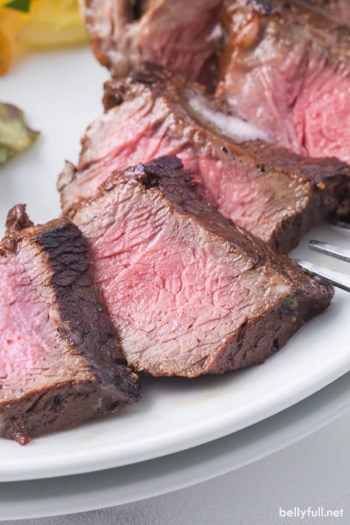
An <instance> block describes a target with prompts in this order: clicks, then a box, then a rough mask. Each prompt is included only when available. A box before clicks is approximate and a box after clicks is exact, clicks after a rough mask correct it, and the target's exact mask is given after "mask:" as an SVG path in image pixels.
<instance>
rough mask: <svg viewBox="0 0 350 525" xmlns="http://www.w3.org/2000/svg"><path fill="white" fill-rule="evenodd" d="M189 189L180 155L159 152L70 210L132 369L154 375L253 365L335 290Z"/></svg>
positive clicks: (323, 305)
mask: <svg viewBox="0 0 350 525" xmlns="http://www.w3.org/2000/svg"><path fill="white" fill-rule="evenodd" d="M196 186H197V181H196V180H193V179H192V178H191V177H190V176H188V175H187V174H186V173H184V172H183V171H182V165H181V162H180V161H179V160H178V159H177V158H176V157H163V158H161V159H158V160H155V161H153V162H150V163H149V164H146V165H142V164H139V165H137V166H136V167H134V168H129V169H127V170H125V171H124V172H121V173H116V174H114V175H113V176H111V177H110V178H109V179H108V180H107V181H106V182H105V184H104V185H103V186H102V188H101V189H100V191H99V193H98V195H97V196H96V197H95V199H90V200H87V201H83V202H82V203H81V204H80V205H78V206H77V208H76V209H75V210H74V211H72V212H71V215H72V220H73V221H74V222H75V223H76V224H77V225H78V226H79V228H80V229H81V231H82V232H83V234H84V236H85V237H86V238H87V239H88V242H89V246H90V253H91V257H92V260H93V261H94V262H93V269H94V280H95V283H96V284H97V285H98V287H99V289H100V290H101V292H102V294H103V298H104V301H105V304H106V305H107V308H108V311H109V314H110V316H111V318H112V320H113V321H114V323H115V325H116V327H117V329H118V332H119V333H120V336H121V345H122V349H123V352H124V355H125V356H126V358H127V361H128V363H129V365H131V366H132V367H133V368H135V369H136V370H139V371H147V372H149V373H151V374H153V375H155V376H171V375H178V376H187V377H195V376H198V375H200V374H209V373H212V374H218V373H223V372H226V371H228V370H235V369H238V368H243V367H247V366H249V365H252V364H255V363H260V362H261V361H263V360H264V359H266V358H267V357H269V356H270V355H272V354H273V353H274V352H276V351H277V350H278V349H279V348H281V347H282V346H283V345H284V344H285V343H286V342H287V340H288V339H289V338H290V337H291V336H292V335H293V334H294V333H295V332H296V331H297V330H298V329H299V328H300V327H301V326H302V325H303V324H304V323H305V321H306V320H307V319H310V318H311V317H312V316H314V315H315V314H317V313H319V312H321V311H322V310H324V309H325V308H326V307H327V306H328V304H329V302H330V300H331V297H332V295H333V290H332V288H331V286H329V285H327V284H325V283H323V282H321V281H318V280H316V279H315V278H313V277H311V276H310V275H309V274H307V273H305V272H304V271H303V270H301V269H300V268H299V267H298V265H297V264H296V263H295V262H294V261H291V260H290V259H289V258H288V257H286V256H283V255H278V254H275V253H274V252H273V251H272V250H271V249H269V248H268V247H267V245H266V244H265V243H263V242H261V241H259V240H257V239H255V238H254V237H253V236H252V235H250V234H249V233H248V232H246V231H244V230H243V229H240V228H239V227H236V226H234V225H233V223H231V222H230V221H229V220H228V219H225V218H224V217H223V216H222V215H221V214H220V213H218V212H217V211H216V209H215V208H213V207H212V206H210V205H209V204H207V202H206V201H205V200H204V199H203V198H201V197H200V195H199V194H198V192H197V191H196Z"/></svg>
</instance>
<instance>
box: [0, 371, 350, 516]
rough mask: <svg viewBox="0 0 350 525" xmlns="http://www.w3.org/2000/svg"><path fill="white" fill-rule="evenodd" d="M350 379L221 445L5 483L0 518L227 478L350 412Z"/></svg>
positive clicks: (0, 489)
mask: <svg viewBox="0 0 350 525" xmlns="http://www.w3.org/2000/svg"><path fill="white" fill-rule="evenodd" d="M349 394H350V374H347V375H346V376H345V377H343V378H341V379H338V381H336V382H334V383H333V384H332V385H330V386H328V387H326V388H325V389H323V390H321V392H318V393H317V394H314V395H313V396H311V397H309V398H308V399H307V400H304V401H302V402H300V403H298V404H297V405H295V406H294V407H292V408H289V409H288V410H285V411H283V412H282V413H281V414H278V415H276V416H273V417H272V418H269V419H267V420H265V421H263V422H261V423H258V424H256V425H253V426H251V427H249V428H247V429H244V430H241V431H240V432H236V433H235V434H232V435H230V436H227V437H225V438H222V439H220V440H216V441H213V442H211V443H209V444H206V445H202V446H200V447H195V448H193V449H191V450H187V451H185V452H180V453H178V454H173V455H170V456H166V457H164V458H160V459H154V460H151V461H146V462H144V463H139V464H137V465H130V466H126V467H119V468H116V469H110V470H105V471H103V472H96V473H92V474H81V475H79V476H69V477H65V478H56V479H50V480H35V481H22V482H17V483H3V484H1V486H0V519H1V520H5V519H6V520H11V519H13V520H14V519H29V518H44V517H48V516H58V515H62V514H69V513H74V512H83V511H89V510H96V509H102V508H107V507H114V506H116V505H122V504H125V503H131V502H134V501H139V500H142V499H146V498H151V497H154V496H159V495H161V494H165V493H168V492H173V491H175V490H179V489H182V488H185V487H189V486H191V485H195V484H196V483H200V482H203V481H207V480H209V479H213V478H215V477H217V476H220V475H223V474H227V473H228V472H232V471H233V470H236V469H238V468H241V467H243V466H245V465H248V464H250V463H253V462H255V461H257V460H259V459H262V458H264V457H266V456H269V455H270V454H272V453H274V452H277V451H279V450H282V449H283V448H285V447H287V446H289V445H291V444H292V443H295V442H296V441H299V440H300V439H302V438H304V437H306V436H308V435H310V434H312V433H313V432H315V431H316V430H319V429H320V428H322V427H324V426H325V425H327V424H328V423H330V422H331V421H334V420H335V419H336V418H338V417H339V416H341V415H343V414H345V413H346V412H347V411H348V410H349V408H350V395H349Z"/></svg>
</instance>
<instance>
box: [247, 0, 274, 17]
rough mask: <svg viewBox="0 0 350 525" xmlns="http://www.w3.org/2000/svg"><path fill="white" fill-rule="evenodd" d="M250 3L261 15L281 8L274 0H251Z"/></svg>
mask: <svg viewBox="0 0 350 525" xmlns="http://www.w3.org/2000/svg"><path fill="white" fill-rule="evenodd" d="M251 5H252V6H253V8H254V9H255V10H256V11H258V12H259V13H260V14H261V15H269V14H271V13H277V12H280V11H281V8H280V7H279V6H278V5H277V4H276V2H275V1H274V0H252V1H251Z"/></svg>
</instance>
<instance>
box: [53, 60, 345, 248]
mask: <svg viewBox="0 0 350 525" xmlns="http://www.w3.org/2000/svg"><path fill="white" fill-rule="evenodd" d="M105 104H106V108H107V111H106V113H105V114H104V115H102V116H101V117H100V118H98V119H97V120H96V121H95V122H94V123H93V124H92V125H91V126H90V127H89V128H88V130H87V132H86V134H85V137H84V139H83V149H82V152H81V156H80V160H79V164H78V167H77V168H74V166H73V165H72V164H69V163H68V164H67V165H66V168H65V170H64V172H63V173H62V174H61V176H60V179H59V184H58V187H59V190H60V192H61V201H62V208H63V211H64V212H67V211H68V210H69V208H70V207H71V206H72V205H74V203H75V202H77V201H79V200H80V199H81V198H86V197H92V196H94V195H95V194H96V192H97V189H98V187H99V185H100V184H101V183H103V181H104V180H106V178H107V177H109V176H110V175H111V174H112V173H113V172H114V171H118V170H121V169H124V168H125V167H126V166H128V165H132V164H136V163H138V162H146V161H149V160H151V159H153V158H155V157H157V156H161V155H177V156H178V157H179V158H181V160H182V162H183V163H184V166H185V169H188V170H190V171H191V173H192V174H193V176H195V177H196V178H197V179H198V181H199V182H200V190H201V192H202V193H203V195H204V196H205V198H206V199H207V200H208V201H209V202H210V203H211V204H212V205H215V206H217V207H218V208H219V210H220V212H221V213H222V214H223V215H225V216H226V217H228V218H230V219H231V220H233V221H234V222H235V223H236V224H238V225H240V226H243V227H245V228H246V229H248V230H249V231H251V232H252V233H253V234H254V235H256V236H257V237H259V238H261V239H263V240H264V241H266V242H268V243H269V244H270V245H271V246H273V247H274V248H276V249H277V250H279V251H281V252H288V251H289V250H290V249H291V248H292V247H294V246H296V245H297V244H298V242H299V240H300V238H301V236H302V235H303V234H304V233H305V232H306V231H307V230H308V229H309V228H311V227H312V226H314V225H315V224H317V223H318V222H320V221H321V220H322V219H323V218H325V217H326V216H327V215H328V214H329V213H330V212H332V211H335V210H336V209H337V208H338V203H341V202H342V203H343V207H344V209H346V208H347V204H348V200H349V180H350V179H349V176H350V168H349V167H348V166H347V165H346V164H344V163H342V162H339V161H338V160H336V159H310V158H304V157H299V156H297V155H295V154H293V153H290V152H288V151H286V150H283V149H280V148H276V147H274V146H271V145H268V144H267V143H265V142H263V141H261V140H258V139H256V137H259V131H258V130H256V129H255V128H254V127H253V126H249V124H247V123H246V122H243V121H241V120H239V119H237V118H236V117H235V116H234V115H232V114H229V113H227V108H225V107H224V106H223V102H222V101H218V100H214V99H213V98H211V97H206V96H205V93H204V92H203V90H202V89H201V88H200V87H199V86H197V85H194V84H189V83H186V82H185V80H184V79H183V77H180V76H175V75H172V74H170V73H168V72H166V71H164V70H162V69H160V68H157V67H155V66H148V67H147V68H145V69H144V70H143V71H140V72H138V73H135V74H134V75H133V76H132V77H130V78H129V79H127V80H126V81H111V82H109V83H108V84H107V86H106V95H105ZM225 111H226V113H225ZM223 129H225V130H226V134H224V133H223ZM230 133H231V135H230ZM248 137H251V138H253V139H255V140H249V141H247V140H246V139H247V138H248Z"/></svg>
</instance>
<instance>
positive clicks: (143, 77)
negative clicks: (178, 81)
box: [130, 61, 169, 85]
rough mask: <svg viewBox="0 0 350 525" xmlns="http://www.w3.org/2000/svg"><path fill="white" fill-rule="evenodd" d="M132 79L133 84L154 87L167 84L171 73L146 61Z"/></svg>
mask: <svg viewBox="0 0 350 525" xmlns="http://www.w3.org/2000/svg"><path fill="white" fill-rule="evenodd" d="M130 77H131V80H132V81H133V82H137V83H142V84H150V85H152V84H156V83H158V82H165V81H166V80H167V79H168V78H169V72H168V71H166V70H165V69H164V68H163V67H162V66H160V65H158V64H155V63H154V62H148V61H145V62H143V63H142V65H141V66H140V67H139V68H138V69H137V70H136V71H134V72H132V73H131V75H130Z"/></svg>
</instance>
